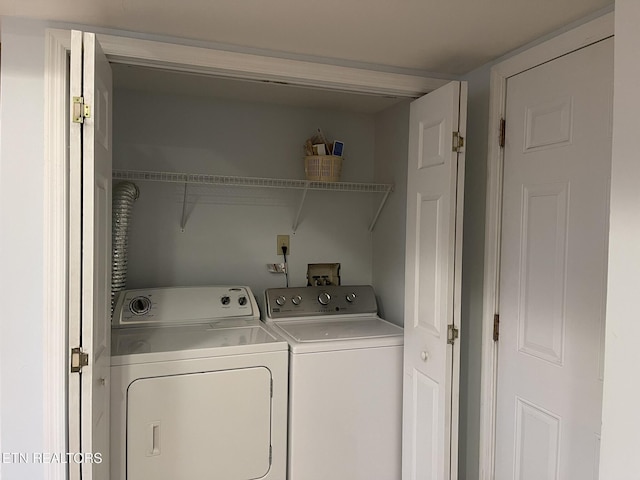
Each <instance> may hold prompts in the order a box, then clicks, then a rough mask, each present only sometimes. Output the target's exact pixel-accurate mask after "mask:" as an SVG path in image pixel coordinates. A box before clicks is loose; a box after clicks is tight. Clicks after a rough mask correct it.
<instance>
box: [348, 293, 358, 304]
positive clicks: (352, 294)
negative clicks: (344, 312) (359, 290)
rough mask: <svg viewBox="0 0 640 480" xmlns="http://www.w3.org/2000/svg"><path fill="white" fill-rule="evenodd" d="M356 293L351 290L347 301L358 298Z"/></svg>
mask: <svg viewBox="0 0 640 480" xmlns="http://www.w3.org/2000/svg"><path fill="white" fill-rule="evenodd" d="M356 296H357V295H356V294H355V293H353V292H351V293H349V294H348V295H347V302H349V303H353V301H354V300H355V299H356Z"/></svg>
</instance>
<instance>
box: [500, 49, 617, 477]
mask: <svg viewBox="0 0 640 480" xmlns="http://www.w3.org/2000/svg"><path fill="white" fill-rule="evenodd" d="M612 97H613V39H608V40H604V41H602V42H599V43H596V44H594V45H591V46H589V47H586V48H583V49H581V50H578V51H575V52H573V53H571V54H568V55H565V56H563V57H560V58H558V59H555V60H553V61H551V62H548V63H545V64H543V65H540V66H538V67H536V68H533V69H531V70H528V71H525V72H523V73H520V74H518V75H515V76H514V77H511V78H509V79H508V80H507V100H506V117H505V118H506V144H505V151H504V185H503V215H502V244H501V245H502V246H501V260H500V261H501V268H500V304H499V311H500V335H499V341H498V381H497V385H498V387H497V388H498V392H497V424H496V463H495V479H496V480H587V479H589V480H591V479H597V478H598V459H599V448H600V422H601V406H602V378H603V364H602V362H603V353H604V352H603V348H604V338H603V336H604V312H605V298H606V291H605V288H606V271H607V268H606V265H607V257H606V255H607V234H608V217H609V210H608V199H609V183H610V170H611V112H612V110H611V108H612Z"/></svg>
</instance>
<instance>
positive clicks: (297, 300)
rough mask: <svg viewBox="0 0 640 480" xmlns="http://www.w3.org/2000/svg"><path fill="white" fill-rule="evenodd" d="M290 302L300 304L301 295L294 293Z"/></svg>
mask: <svg viewBox="0 0 640 480" xmlns="http://www.w3.org/2000/svg"><path fill="white" fill-rule="evenodd" d="M291 302H292V303H293V304H294V305H300V304H301V303H302V297H301V296H300V295H296V296H295V297H293V298H292V299H291Z"/></svg>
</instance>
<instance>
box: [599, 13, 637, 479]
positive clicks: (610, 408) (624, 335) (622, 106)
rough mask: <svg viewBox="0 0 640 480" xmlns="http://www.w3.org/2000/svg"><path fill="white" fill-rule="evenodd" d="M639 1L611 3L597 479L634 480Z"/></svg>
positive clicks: (635, 447)
mask: <svg viewBox="0 0 640 480" xmlns="http://www.w3.org/2000/svg"><path fill="white" fill-rule="evenodd" d="M638 22H640V2H638V1H637V0H617V1H616V12H615V30H616V38H615V67H614V92H615V93H614V107H613V108H614V114H613V159H612V178H611V219H610V229H609V284H608V294H607V325H606V346H605V349H606V350H605V380H604V397H603V411H602V443H601V451H600V478H601V479H602V480H608V479H625V480H626V479H638V478H640V456H639V455H638V451H639V449H640V411H639V409H638V405H640V379H639V378H638V374H637V365H639V364H640V348H639V344H640V314H639V313H638V287H639V286H640V281H639V280H638V272H640V159H639V157H638V141H637V139H638V112H639V111H640V94H639V93H638V85H640V62H638V51H640V31H639V30H638Z"/></svg>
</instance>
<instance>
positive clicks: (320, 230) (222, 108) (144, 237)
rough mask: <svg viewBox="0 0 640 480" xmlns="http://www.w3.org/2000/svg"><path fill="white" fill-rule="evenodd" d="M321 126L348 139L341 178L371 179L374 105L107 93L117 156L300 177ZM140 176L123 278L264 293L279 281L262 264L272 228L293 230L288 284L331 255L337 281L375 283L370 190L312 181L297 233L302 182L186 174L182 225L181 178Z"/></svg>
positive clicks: (199, 169)
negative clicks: (266, 183) (230, 180)
mask: <svg viewBox="0 0 640 480" xmlns="http://www.w3.org/2000/svg"><path fill="white" fill-rule="evenodd" d="M318 127H322V128H323V131H324V132H325V134H326V135H327V137H328V138H329V139H340V140H342V141H344V142H345V160H344V162H343V176H342V179H343V180H346V181H363V182H367V181H372V180H373V168H374V121H373V117H372V116H371V115H365V114H359V113H349V112H339V111H330V110H319V109H308V108H298V107H289V106H280V105H273V104H269V103H247V102H240V101H235V100H222V99H215V98H198V97H190V96H188V95H184V96H174V95H166V94H155V93H144V92H139V91H132V90H117V91H116V92H115V93H114V168H128V169H135V170H156V171H169V172H188V173H209V174H221V175H244V176H253V177H276V178H304V161H303V155H304V153H303V149H302V145H303V143H304V141H305V139H306V138H307V137H309V136H311V135H312V134H313V133H314V132H315V131H316V129H317V128H318ZM137 183H138V186H139V188H140V199H139V200H138V202H137V203H136V205H135V206H134V215H133V223H132V230H131V237H130V239H131V240H130V247H131V248H130V254H129V266H130V277H129V287H130V288H136V287H150V286H166V285H198V284H224V283H238V284H247V285H249V286H250V287H252V289H253V290H254V293H255V294H256V295H257V296H258V298H262V291H263V290H264V289H265V288H268V287H282V286H284V277H283V276H281V275H274V274H270V273H268V272H267V270H266V264H267V263H274V262H278V261H280V260H282V256H280V257H278V256H277V255H276V235H277V234H289V235H291V246H290V247H291V255H290V256H289V257H288V260H289V267H290V285H291V286H304V285H306V272H307V264H308V263H333V262H339V263H340V264H341V266H342V269H341V277H342V283H343V284H370V283H371V280H372V265H371V258H372V238H371V234H370V233H369V232H368V224H369V222H370V220H371V217H372V214H373V213H372V210H373V206H372V196H373V194H358V193H345V192H342V193H341V192H315V191H311V192H309V193H308V195H307V200H306V202H305V205H304V210H303V213H302V216H301V221H300V225H299V228H298V230H297V231H296V233H295V234H293V232H292V230H291V228H292V223H293V219H294V217H295V213H296V211H297V208H298V205H299V200H300V198H301V195H302V192H301V191H299V190H295V191H292V190H279V189H253V188H251V189H247V188H230V187H224V188H222V187H191V186H190V187H189V189H190V192H192V194H191V195H189V199H190V200H191V203H190V204H189V208H188V211H189V217H188V221H187V225H186V230H185V232H181V231H180V218H181V212H182V198H183V191H184V190H183V188H184V187H183V185H176V184H158V183H150V182H137ZM194 201H195V202H194Z"/></svg>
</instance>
